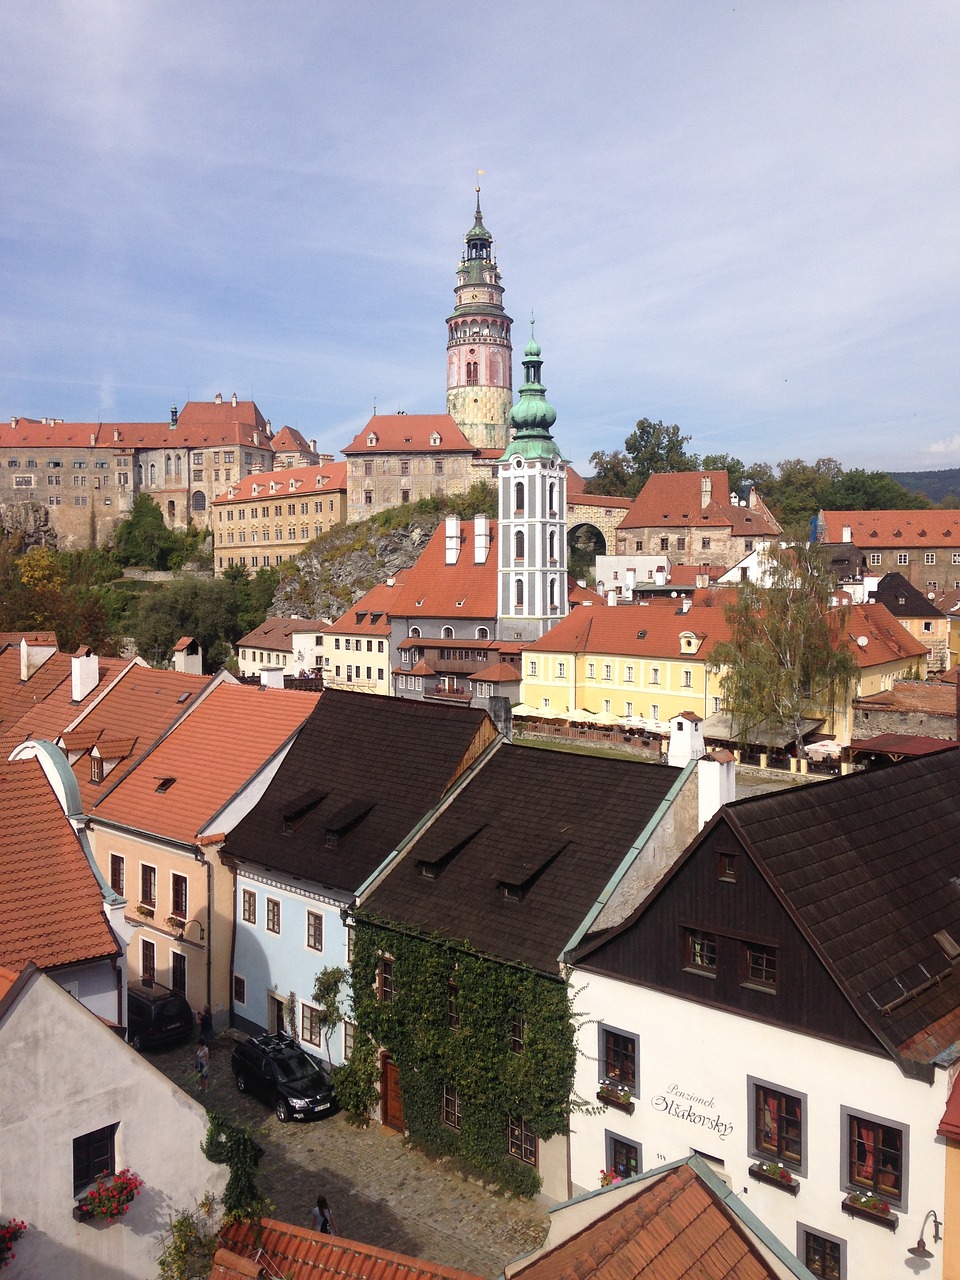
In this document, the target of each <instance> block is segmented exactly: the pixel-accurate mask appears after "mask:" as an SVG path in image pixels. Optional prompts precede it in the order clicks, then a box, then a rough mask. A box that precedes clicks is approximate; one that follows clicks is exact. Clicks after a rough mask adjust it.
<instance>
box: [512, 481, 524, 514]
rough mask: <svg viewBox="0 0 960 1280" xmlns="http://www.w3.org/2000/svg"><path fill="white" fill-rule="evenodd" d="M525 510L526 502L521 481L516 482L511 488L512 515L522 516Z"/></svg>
mask: <svg viewBox="0 0 960 1280" xmlns="http://www.w3.org/2000/svg"><path fill="white" fill-rule="evenodd" d="M525 508H526V502H525V498H524V490H523V481H522V480H518V481H517V483H516V484H515V485H514V486H513V510H514V514H516V515H522V514H523V512H524V510H525Z"/></svg>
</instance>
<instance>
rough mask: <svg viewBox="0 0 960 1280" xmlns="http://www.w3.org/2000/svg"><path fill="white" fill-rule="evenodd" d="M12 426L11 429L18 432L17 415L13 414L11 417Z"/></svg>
mask: <svg viewBox="0 0 960 1280" xmlns="http://www.w3.org/2000/svg"><path fill="white" fill-rule="evenodd" d="M10 425H11V427H13V429H14V431H16V429H17V415H16V414H15V413H12V414H11V415H10Z"/></svg>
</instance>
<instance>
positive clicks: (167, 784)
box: [156, 778, 176, 795]
mask: <svg viewBox="0 0 960 1280" xmlns="http://www.w3.org/2000/svg"><path fill="white" fill-rule="evenodd" d="M175 782H176V778H161V779H160V781H159V782H158V783H157V786H156V790H157V792H158V793H159V794H160V795H164V794H165V793H166V792H167V791H169V790H170V788H171V787H172V786H173V784H174V783H175Z"/></svg>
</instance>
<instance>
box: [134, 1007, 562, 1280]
mask: <svg viewBox="0 0 960 1280" xmlns="http://www.w3.org/2000/svg"><path fill="white" fill-rule="evenodd" d="M235 1043H236V1040H234V1039H233V1037H232V1035H231V1034H230V1033H229V1032H227V1033H224V1034H223V1035H220V1036H218V1037H217V1039H216V1040H215V1041H214V1044H213V1047H212V1048H211V1051H210V1089H209V1093H208V1095H207V1096H206V1097H202V1096H201V1095H200V1093H199V1091H198V1088H197V1077H196V1072H195V1071H194V1067H193V1061H194V1053H195V1051H196V1046H195V1045H194V1044H187V1045H182V1046H180V1047H178V1048H175V1049H170V1050H167V1051H166V1052H159V1053H154V1054H150V1055H146V1057H147V1061H149V1062H152V1063H153V1065H154V1066H156V1067H158V1068H159V1070H161V1071H163V1072H164V1073H165V1074H166V1075H167V1076H168V1077H169V1078H170V1079H171V1080H173V1081H174V1082H175V1083H176V1084H178V1085H180V1087H181V1088H183V1089H185V1090H186V1092H188V1093H189V1094H190V1095H191V1096H192V1097H195V1098H197V1099H198V1100H200V1101H201V1102H203V1103H204V1104H205V1105H207V1106H209V1107H210V1108H211V1109H212V1110H214V1111H217V1112H219V1113H220V1114H221V1115H223V1116H225V1117H226V1118H228V1119H231V1120H236V1121H238V1122H240V1123H242V1124H244V1125H246V1126H247V1127H248V1128H250V1130H251V1131H252V1132H253V1133H254V1134H255V1135H256V1137H257V1141H258V1142H259V1143H260V1145H261V1146H262V1147H263V1148H264V1156H263V1159H262V1160H261V1162H260V1171H259V1177H258V1185H259V1186H260V1189H261V1190H262V1191H263V1193H264V1194H265V1195H266V1196H267V1197H268V1199H269V1200H270V1201H272V1203H273V1204H274V1205H275V1206H276V1208H275V1210H274V1211H273V1213H274V1216H275V1217H277V1218H280V1219H282V1220H284V1221H286V1222H295V1223H299V1224H301V1225H303V1226H307V1225H309V1221H310V1208H311V1205H313V1204H314V1203H315V1201H316V1197H317V1193H318V1192H320V1191H322V1192H323V1193H324V1195H325V1196H326V1197H327V1199H328V1200H329V1202H330V1205H331V1207H332V1209H333V1214H334V1218H335V1219H336V1223H337V1228H338V1235H341V1236H346V1237H348V1238H350V1239H353V1240H360V1241H364V1242H366V1243H367V1244H373V1245H379V1246H382V1247H383V1248H387V1249H395V1250H396V1251H397V1252H399V1253H407V1254H411V1255H413V1256H415V1257H421V1258H426V1259H429V1260H430V1261H432V1262H443V1263H446V1264H447V1265H448V1266H453V1267H461V1268H463V1269H464V1270H465V1271H472V1272H475V1273H476V1274H478V1275H482V1276H490V1277H494V1276H498V1275H499V1274H500V1273H501V1271H502V1269H503V1266H504V1264H505V1263H506V1262H508V1261H509V1260H510V1259H511V1258H515V1257H517V1256H518V1255H519V1254H522V1253H526V1252H527V1251H528V1250H530V1249H533V1248H535V1247H536V1246H537V1245H538V1244H539V1243H540V1242H541V1240H542V1239H543V1236H544V1234H545V1231H546V1215H545V1213H544V1212H543V1210H542V1208H541V1207H539V1206H538V1205H536V1204H533V1203H529V1202H526V1201H521V1200H514V1199H509V1198H506V1197H503V1196H498V1195H495V1194H493V1193H492V1192H489V1191H486V1190H485V1189H484V1188H483V1187H481V1186H478V1185H476V1184H474V1183H473V1182H470V1181H468V1180H466V1179H465V1178H463V1177H461V1176H460V1175H459V1174H458V1173H457V1172H455V1171H454V1170H453V1169H452V1168H451V1167H450V1164H449V1163H448V1162H445V1161H436V1160H431V1159H428V1158H427V1157H425V1156H423V1155H421V1154H420V1153H419V1152H418V1151H414V1150H412V1149H410V1148H408V1147H407V1146H405V1145H404V1142H403V1139H402V1138H401V1137H400V1136H399V1135H397V1134H393V1133H391V1132H390V1131H389V1130H385V1129H382V1128H380V1126H379V1125H371V1126H370V1127H369V1128H368V1129H357V1128H355V1127H354V1126H353V1125H351V1124H349V1123H348V1121H347V1119H346V1118H345V1116H343V1115H342V1114H339V1115H336V1116H333V1117H332V1118H331V1119H329V1120H320V1121H315V1122H313V1123H310V1124H297V1123H294V1122H291V1123H288V1124H280V1122H279V1121H278V1120H277V1118H276V1116H274V1114H273V1112H272V1111H271V1110H270V1109H269V1108H268V1107H267V1106H265V1105H264V1104H263V1103H261V1102H258V1101H257V1100H255V1099H253V1098H249V1097H245V1096H243V1095H241V1094H240V1093H238V1091H237V1088H236V1086H235V1084H234V1079H233V1072H232V1071H231V1070H230V1055H231V1053H232V1052H233V1047H234V1045H235ZM184 1207H188V1206H184Z"/></svg>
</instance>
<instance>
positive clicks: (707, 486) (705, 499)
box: [700, 475, 713, 511]
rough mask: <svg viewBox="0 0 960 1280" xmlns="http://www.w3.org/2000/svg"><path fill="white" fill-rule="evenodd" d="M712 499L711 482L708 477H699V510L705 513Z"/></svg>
mask: <svg viewBox="0 0 960 1280" xmlns="http://www.w3.org/2000/svg"><path fill="white" fill-rule="evenodd" d="M712 497H713V481H712V480H711V479H710V477H709V476H708V475H703V476H701V477H700V510H701V511H706V509H707V507H709V505H710V499H711V498H712Z"/></svg>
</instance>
